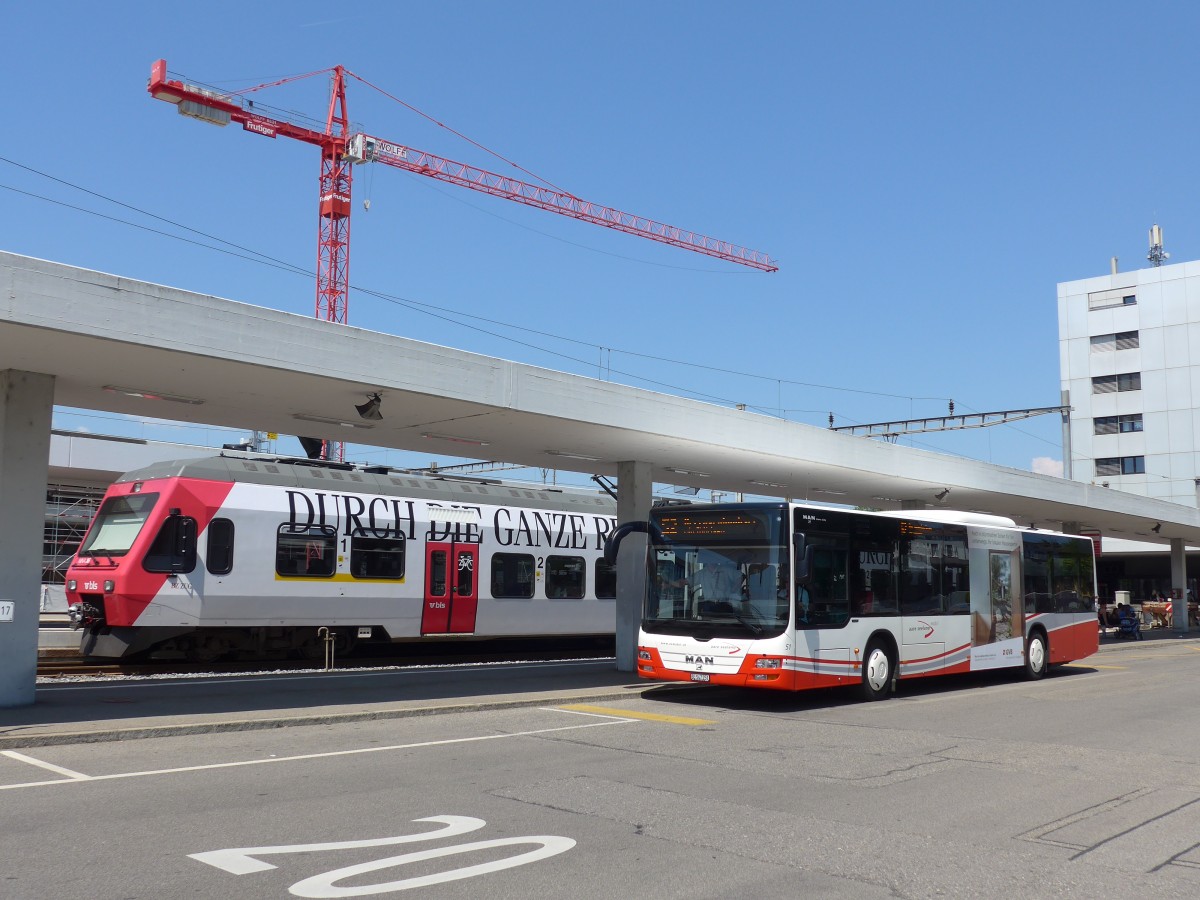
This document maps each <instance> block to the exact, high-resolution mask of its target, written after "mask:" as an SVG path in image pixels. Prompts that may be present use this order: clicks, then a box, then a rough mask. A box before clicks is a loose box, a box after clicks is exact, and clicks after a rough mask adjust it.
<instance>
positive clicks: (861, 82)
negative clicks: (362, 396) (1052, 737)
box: [0, 0, 1200, 469]
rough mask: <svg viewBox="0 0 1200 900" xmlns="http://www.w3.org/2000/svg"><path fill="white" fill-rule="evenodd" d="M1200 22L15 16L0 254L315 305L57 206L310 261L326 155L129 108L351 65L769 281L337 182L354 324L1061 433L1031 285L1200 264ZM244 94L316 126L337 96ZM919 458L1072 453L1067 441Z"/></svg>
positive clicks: (766, 394)
mask: <svg viewBox="0 0 1200 900" xmlns="http://www.w3.org/2000/svg"><path fill="white" fill-rule="evenodd" d="M343 10H344V11H345V14H344V15H343V14H342V11H343ZM1198 25H1200V6H1195V5H1194V4H1184V3H1170V2H1167V3H1159V4H1154V5H1152V6H1146V5H1144V4H1135V3H1103V2H1090V3H1069V2H1060V3H1049V4H1047V3H1044V2H1042V3H1033V2H1011V3H1006V4H972V3H950V2H906V3H900V2H891V3H884V2H859V3H854V2H850V3H839V4H817V3H806V2H758V3H748V4H743V5H741V6H740V7H739V8H735V6H734V5H733V4H729V3H724V2H711V0H697V2H649V0H642V2H631V0H610V2H605V3H589V2H579V3H562V2H522V0H514V2H508V3H487V2H479V0H476V2H454V0H450V2H441V3H438V4H425V5H421V4H403V5H396V6H391V5H388V4H379V5H376V6H375V7H372V8H366V7H363V6H361V5H360V6H358V7H354V6H347V5H346V4H338V5H336V6H331V5H330V4H328V3H315V2H307V0H296V2H289V3H286V4H285V3H279V4H274V3H245V2H242V3H237V4H234V3H226V2H220V0H215V2H209V3H205V4H203V5H202V6H200V7H196V6H191V7H186V8H185V7H181V6H170V5H168V6H165V7H164V6H163V5H162V4H149V3H132V2H128V3H121V2H116V3H111V4H92V3H86V4H85V3H75V2H65V3H59V4H53V5H45V4H43V5H34V4H27V5H21V6H18V7H15V8H14V9H12V10H10V11H8V12H7V13H6V31H7V33H8V40H6V42H5V44H6V52H5V54H4V55H3V58H2V59H0V77H2V79H3V84H4V86H5V90H4V91H3V97H2V99H0V104H3V107H4V118H5V121H7V122H8V123H9V125H8V126H7V127H6V128H5V129H4V133H3V137H0V157H2V159H0V203H3V209H4V210H5V212H6V214H5V215H4V216H3V217H2V218H0V248H3V249H5V250H8V251H12V252H16V253H23V254H29V255H32V256H37V257H42V258H46V259H51V260H55V261H60V262H64V263H69V264H73V265H80V266H85V267H90V268H96V269H100V270H104V271H107V272H112V273H116V274H120V275H125V276H129V277H133V278H140V279H146V280H150V281H156V282H161V283H164V284H169V285H173V286H178V287H181V288H186V289H189V290H195V291H201V292H206V293H211V294H215V295H218V296H223V297H228V298H231V299H236V300H240V301H245V302H249V303H255V304H260V305H263V306H269V307H273V308H276V309H282V310H287V311H291V312H296V313H301V314H306V315H307V314H311V313H312V312H313V308H314V286H313V281H312V279H311V277H307V276H302V275H297V274H292V273H288V272H285V271H281V270H279V269H278V268H272V267H269V266H264V265H262V264H259V263H256V262H253V261H250V260H246V259H241V258H238V257H237V256H234V255H229V254H225V253H220V252H217V251H215V250H212V249H207V248H206V247H203V246H199V245H198V244H197V243H189V242H186V241H182V240H177V239H174V238H172V237H167V236H164V235H162V234H158V233H154V232H152V231H149V230H146V229H156V230H158V231H164V232H167V233H169V234H173V235H176V236H181V237H186V238H187V239H188V241H196V242H199V244H209V245H212V244H215V243H216V242H215V241H213V240H211V239H208V238H199V237H197V236H196V235H195V234H192V233H188V232H185V231H183V230H181V229H180V228H178V227H175V226H174V225H172V224H167V223H164V222H162V221H157V220H155V219H152V218H149V217H147V216H145V215H142V214H141V213H139V212H136V211H134V210H130V209H126V208H122V207H120V206H117V205H115V204H113V203H110V202H107V201H106V200H104V199H101V197H97V196H94V195H91V194H88V193H84V192H81V191H80V190H78V189H76V188H85V189H86V190H88V191H91V192H94V194H98V195H102V196H103V197H107V198H113V199H115V200H118V201H120V202H121V203H124V204H128V205H129V206H131V207H135V208H136V210H141V211H145V212H149V213H152V214H154V215H157V216H160V217H163V218H165V219H167V220H170V222H171V223H178V224H179V225H183V226H187V227H188V228H192V229H196V230H197V231H199V232H203V233H205V234H207V235H211V236H214V237H216V238H220V239H221V240H224V241H228V242H230V243H232V244H235V245H239V246H241V247H245V248H249V249H251V250H253V251H255V252H257V253H261V254H264V255H266V256H268V257H273V258H275V259H278V260H284V261H286V262H287V263H290V264H294V265H295V266H299V267H302V268H303V269H306V270H310V271H311V270H312V268H313V266H314V263H315V252H316V228H317V222H316V218H317V217H316V192H317V171H318V152H317V150H316V149H315V148H313V147H309V146H308V145H305V144H301V143H298V142H295V141H287V140H283V139H280V140H269V139H266V138H261V137H257V136H255V135H252V134H249V133H246V132H243V131H242V130H241V129H240V128H239V127H237V126H232V127H229V128H226V129H218V128H213V127H211V126H206V125H203V124H201V123H199V122H196V121H194V120H191V119H187V118H184V117H181V116H178V115H176V114H175V112H174V110H173V109H172V108H171V107H170V106H169V105H168V104H165V103H161V102H157V101H154V100H152V99H151V98H150V97H149V95H148V94H147V93H146V91H145V85H146V81H147V79H148V76H149V73H150V66H151V64H152V63H153V61H154V60H155V59H157V58H160V57H163V58H165V59H166V60H167V62H168V65H169V66H170V68H171V70H172V71H173V72H178V73H182V74H183V75H185V76H188V77H189V78H191V79H194V80H196V81H202V82H205V83H208V84H213V85H216V86H219V87H222V88H227V89H235V88H241V87H246V86H249V85H253V84H258V83H262V82H266V81H271V80H274V79H276V78H279V77H281V76H285V75H291V74H297V73H302V72H310V71H313V70H317V69H324V68H327V67H330V66H333V65H335V64H341V65H344V66H345V67H347V68H348V69H350V70H351V71H353V72H355V73H357V74H359V75H361V76H362V77H363V78H365V79H367V80H368V81H371V82H372V83H374V84H376V85H378V86H379V87H381V88H383V89H384V90H386V91H388V92H390V93H392V94H394V95H396V96H397V97H400V98H401V99H403V100H404V101H406V102H407V103H409V104H411V105H413V106H415V107H417V108H419V109H421V110H423V111H424V112H425V113H427V114H428V115H429V116H431V117H433V118H434V119H436V120H437V121H440V122H443V123H446V125H448V126H450V127H451V128H453V129H454V130H456V131H458V132H461V133H462V134H465V135H467V136H469V137H470V138H471V139H472V140H474V141H476V142H478V143H479V144H481V145H483V146H485V147H488V148H490V149H492V150H493V151H495V152H496V153H498V154H500V155H502V156H504V157H506V158H507V159H509V160H513V161H515V162H516V163H518V164H519V165H521V166H522V167H524V168H525V169H528V170H530V171H532V172H534V173H537V174H538V175H539V176H541V177H542V178H544V179H546V180H547V181H549V182H551V183H553V184H555V185H558V186H560V187H562V188H564V189H566V190H568V191H570V192H572V193H574V194H576V195H577V196H580V197H583V198H585V199H587V200H592V201H595V202H597V203H601V204H605V205H609V206H613V207H616V208H618V209H622V210H624V211H626V212H632V213H637V214H640V215H644V216H648V217H650V218H654V219H657V220H659V221H663V222H666V223H669V224H672V225H677V226H680V227H683V228H689V229H694V230H696V231H699V232H701V233H704V234H708V235H710V236H713V237H716V238H720V239H723V240H728V241H732V242H735V243H738V244H742V245H745V246H747V247H751V248H754V249H758V250H763V251H766V252H768V253H770V254H771V255H772V257H774V258H775V259H776V261H777V262H778V264H779V266H780V270H779V271H778V272H777V273H774V274H769V275H768V274H762V273H758V272H755V271H752V270H750V269H743V268H742V267H739V266H734V265H732V264H727V263H722V262H719V261H716V260H711V259H708V258H706V257H703V256H699V255H697V254H693V253H687V252H685V251H681V250H677V249H672V248H669V247H664V246H661V245H658V244H655V243H653V242H650V241H646V240H641V239H638V238H633V237H629V236H626V235H621V234H617V233H614V232H610V231H608V230H607V229H602V228H598V227H595V226H590V225H586V224H581V223H578V222H574V221H572V220H569V219H567V218H565V217H560V216H555V215H552V214H548V213H545V212H540V211H537V210H531V209H527V208H525V207H522V206H519V205H517V204H514V203H510V202H505V201H502V200H496V199H492V198H488V197H485V196H483V195H480V194H476V193H475V192H472V191H466V190H463V189H460V188H455V187H452V186H447V185H442V184H440V183H438V182H434V181H432V180H431V179H426V178H422V177H420V176H416V175H409V174H407V173H403V172H399V171H395V170H391V169H387V168H384V167H382V166H363V167H359V168H358V169H356V170H355V182H354V194H355V212H354V215H353V220H352V255H351V270H350V280H351V282H352V284H353V285H356V286H360V287H364V288H369V289H371V290H374V291H379V292H383V293H386V294H388V295H391V296H392V297H394V298H395V299H394V300H390V301H389V300H384V299H379V298H377V297H374V296H371V295H369V294H365V293H361V292H358V291H355V290H352V292H351V295H350V305H349V318H350V322H351V323H352V324H354V325H357V326H360V327H364V328H370V329H375V330H379V331H385V332H390V333H394V334H399V335H404V336H406V337H411V338H416V339H419V340H425V341H430V342H433V343H437V344H443V345H447V346H451V347H457V348H462V349H466V350H471V351H476V352H480V353H486V354H491V355H496V356H501V357H504V358H508V359H513V360H518V361H521V362H526V363H531V364H535V365H541V366H546V367H549V368H554V369H562V370H566V371H571V372H576V373H579V374H583V375H590V376H593V377H604V378H611V379H613V380H618V381H623V382H625V383H629V384H633V385H637V386H642V387H648V388H652V389H657V390H663V391H666V392H669V393H676V394H682V395H685V396H692V397H696V398H698V399H704V400H711V401H712V402H717V403H722V404H725V405H733V404H735V403H745V404H747V405H748V407H749V408H751V409H754V410H758V411H761V412H763V413H765V414H770V415H783V416H786V417H787V418H790V419H794V420H797V421H803V422H808V423H811V424H816V425H824V424H826V422H827V418H828V415H829V413H830V412H832V413H833V414H834V415H835V417H836V421H837V424H854V423H861V422H872V421H880V420H892V419H901V418H909V417H915V416H924V415H937V414H941V413H942V412H944V411H945V409H946V402H947V400H948V399H950V398H953V399H954V400H955V402H956V406H957V409H958V411H960V412H962V411H986V410H1002V409H1014V408H1022V407H1038V406H1049V405H1053V404H1056V403H1057V402H1058V396H1059V394H1058V391H1059V377H1058V343H1057V341H1058V337H1057V315H1056V306H1055V285H1056V283H1058V282H1060V281H1067V280H1072V279H1077V278H1084V277H1089V276H1093V275H1102V274H1106V273H1107V272H1108V265H1109V263H1108V261H1109V257H1110V256H1114V255H1115V256H1118V257H1119V258H1120V260H1121V267H1122V269H1133V268H1141V267H1143V266H1145V265H1146V264H1147V263H1146V260H1145V255H1146V231H1147V229H1148V228H1149V226H1150V225H1151V224H1152V223H1153V222H1158V223H1159V224H1161V225H1162V226H1163V228H1164V230H1165V235H1166V246H1167V249H1168V250H1169V251H1170V252H1171V254H1172V257H1173V260H1172V261H1184V260H1190V259H1196V258H1198V256H1200V251H1198V249H1197V244H1198V243H1200V222H1197V219H1196V217H1195V216H1194V215H1193V214H1192V212H1191V211H1192V209H1193V208H1194V207H1195V206H1196V197H1195V194H1196V175H1195V158H1196V148H1197V147H1198V146H1200V139H1198V138H1200V136H1198V135H1197V124H1196V123H1197V118H1198V117H1197V115H1196V114H1195V103H1194V102H1193V99H1194V98H1193V95H1194V93H1195V74H1196V72H1195V64H1194V58H1195V54H1194V35H1195V34H1196V33H1197V26H1198ZM257 96H258V97H260V98H261V100H262V102H265V103H270V104H271V105H273V106H277V107H283V108H287V109H293V110H297V111H299V112H301V113H305V114H309V115H322V114H323V111H324V108H325V104H326V96H327V80H326V79H325V77H323V76H322V77H317V78H313V79H308V80H307V81H302V82H299V83H297V84H294V85H288V86H286V87H281V88H275V89H270V90H267V91H264V92H262V93H261V94H259V95H257ZM349 105H350V114H351V117H352V119H353V120H354V121H355V123H357V124H358V125H359V126H361V128H362V129H363V130H365V131H367V132H368V133H371V134H374V135H377V136H379V137H383V138H387V139H390V140H394V141H396V142H397V143H402V144H407V145H410V146H413V147H416V148H420V149H423V150H428V151H430V152H432V153H435V154H438V155H441V156H446V157H450V158H452V159H457V160H461V161H464V162H468V163H472V164H475V165H479V166H481V167H483V168H487V169H491V170H493V171H497V172H501V173H504V174H511V175H514V176H517V177H524V176H522V175H521V173H519V172H516V171H515V170H513V169H511V168H509V167H508V166H507V165H506V163H504V162H503V161H501V160H500V159H498V158H496V157H493V156H489V155H487V154H485V153H484V152H483V151H481V150H479V149H478V148H477V147H475V146H472V145H471V144H469V143H466V142H464V141H463V140H462V139H461V138H459V137H457V136H456V135H455V134H454V133H453V132H451V131H450V130H447V129H444V128H439V127H437V126H436V125H434V124H432V123H431V122H430V121H428V120H427V119H424V118H421V117H420V116H417V115H416V114H414V113H413V112H411V111H409V110H407V109H405V108H404V107H402V106H400V105H398V104H396V103H394V102H393V101H391V100H388V99H386V98H385V97H382V96H381V95H379V94H377V93H375V92H374V91H372V90H371V89H369V88H368V87H366V86H364V85H362V84H360V83H357V82H351V84H350V87H349ZM23 167H24V168H23ZM31 170H33V171H31ZM39 173H42V174H39ZM47 175H48V176H52V178H53V179H59V180H60V181H54V180H51V179H50V178H47V177H45V176H47ZM61 182H65V184H64V183H61ZM72 186H74V187H72ZM30 195H37V196H30ZM366 199H369V200H370V209H369V210H364V209H363V205H362V201H363V200H366ZM63 204H66V205H63ZM70 207H81V208H83V209H86V210H90V211H92V212H94V213H99V214H100V215H99V216H97V215H92V214H88V213H84V212H81V211H78V210H76V209H72V208H70ZM104 217H112V218H104ZM113 219H121V220H125V221H128V222H134V223H137V224H138V225H141V226H144V227H143V228H135V227H130V226H128V225H124V224H120V223H119V222H116V221H114V220H113ZM471 317H474V318H471ZM511 326H515V327H511ZM668 360H670V361H671V362H668ZM681 363H690V364H693V365H684V364H681ZM56 424H57V425H59V426H61V427H86V428H89V429H90V430H93V431H101V432H103V431H108V432H119V433H127V432H128V431H130V430H131V429H132V430H133V431H134V432H135V433H139V434H142V435H144V436H147V437H155V438H164V439H166V438H173V437H178V438H182V439H199V440H204V439H213V437H214V436H215V437H217V438H220V439H228V436H227V435H225V434H224V433H217V432H213V433H211V434H209V435H201V434H198V433H195V432H193V433H190V434H188V435H180V434H178V433H177V432H173V431H171V430H169V429H168V430H164V429H157V428H151V427H149V426H145V425H140V424H137V423H124V422H116V421H113V420H111V419H110V418H106V417H99V418H97V417H95V416H82V415H60V416H58V417H57V418H56ZM912 442H914V443H915V445H916V446H920V447H924V448H927V449H935V450H941V451H945V452H950V453H957V454H962V455H966V456H970V457H972V458H976V459H983V460H987V461H992V462H996V463H999V464H1003V465H1009V466H1014V467H1017V468H1022V469H1029V468H1030V467H1031V466H1032V465H1033V461H1034V459H1035V458H1039V457H1048V458H1050V459H1053V460H1058V459H1061V428H1060V424H1059V420H1058V417H1057V416H1044V417H1042V418H1040V419H1034V420H1030V421H1028V422H1025V423H1022V424H1021V425H1019V426H1004V427H997V428H991V429H985V430H980V431H971V432H960V433H955V432H951V433H947V434H940V435H924V436H921V437H920V438H918V439H914V441H912ZM280 449H281V451H284V452H292V451H293V449H294V448H293V447H292V446H291V445H290V444H287V443H286V441H281V444H280ZM366 454H367V451H365V450H364V451H363V452H362V453H360V454H356V455H359V456H362V455H366ZM381 456H382V454H378V453H376V454H373V455H372V458H375V459H379V458H381ZM387 459H388V461H390V462H393V463H395V464H411V462H412V460H409V459H407V458H404V457H403V456H402V455H400V454H388V455H387ZM420 461H421V462H422V463H423V461H425V458H424V457H421V458H420Z"/></svg>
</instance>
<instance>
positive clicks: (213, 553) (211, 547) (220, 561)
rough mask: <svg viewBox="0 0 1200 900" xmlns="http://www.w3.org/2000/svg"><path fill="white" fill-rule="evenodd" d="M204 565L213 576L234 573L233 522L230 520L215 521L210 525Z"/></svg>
mask: <svg viewBox="0 0 1200 900" xmlns="http://www.w3.org/2000/svg"><path fill="white" fill-rule="evenodd" d="M204 565H205V567H206V568H207V569H208V571H209V572H211V573H212V574H213V575H228V574H229V573H230V572H231V571H233V522H231V521H230V520H229V519H213V520H212V521H211V522H209V523H208V549H207V550H206V551H205V553H204Z"/></svg>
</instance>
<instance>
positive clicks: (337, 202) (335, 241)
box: [148, 59, 778, 324]
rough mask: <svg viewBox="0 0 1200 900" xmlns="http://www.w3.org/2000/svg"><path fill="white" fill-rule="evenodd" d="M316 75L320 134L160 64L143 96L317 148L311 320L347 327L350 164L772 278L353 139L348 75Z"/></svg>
mask: <svg viewBox="0 0 1200 900" xmlns="http://www.w3.org/2000/svg"><path fill="white" fill-rule="evenodd" d="M322 71H329V72H331V73H332V81H333V85H332V91H331V93H330V100H329V111H328V113H327V115H326V117H325V130H324V131H317V130H316V129H314V128H308V127H305V126H303V125H297V124H295V123H292V122H288V121H284V120H281V119H274V118H270V117H268V116H264V115H261V114H259V113H258V112H256V111H255V110H254V105H253V103H252V102H249V101H247V100H245V99H243V98H242V97H240V96H237V95H230V94H222V93H220V92H218V91H214V90H212V89H210V88H206V87H201V86H198V85H190V84H184V83H183V82H181V81H168V80H167V63H166V61H165V60H161V59H160V60H158V61H157V62H156V63H155V64H154V66H153V67H152V68H151V71H150V85H149V87H148V90H149V92H150V94H151V96H153V97H155V98H156V99H158V100H166V101H168V102H169V103H174V104H176V106H177V108H178V110H179V112H180V113H181V114H183V115H187V116H192V117H194V118H197V119H201V120H203V121H205V122H211V123H213V124H216V125H228V124H229V123H230V122H238V123H240V124H241V126H242V128H243V129H245V130H246V131H252V132H254V133H255V134H259V135H263V136H265V137H269V138H275V137H289V138H295V139H296V140H299V141H304V142H306V143H309V144H315V145H316V146H318V147H320V148H321V177H320V194H319V196H320V205H319V223H318V224H319V238H318V242H317V305H316V313H315V314H316V317H317V318H319V319H320V318H324V319H327V320H328V321H330V322H340V323H342V324H345V323H346V321H347V299H348V291H349V283H350V182H351V166H352V165H353V164H356V163H366V162H381V163H384V164H385V165H389V166H394V167H395V168H397V169H405V170H407V171H409V172H416V173H417V174H418V175H427V176H429V177H430V178H436V179H438V180H439V181H447V182H450V183H451V184H458V185H462V186H463V187H467V188H471V189H472V190H476V191H482V192H483V193H485V194H491V195H492V196H493V197H504V198H505V199H508V200H515V201H517V202H518V203H524V204H526V205H527V206H536V207H538V208H539V209H544V210H548V211H549V212H555V213H559V214H560V215H564V216H570V217H571V218H573V219H581V220H583V221H585V222H592V223H594V224H596V225H604V226H605V227H607V228H614V229H616V230H617V231H624V232H626V233H628V234H633V235H638V236H639V237H645V238H649V239H650V240H652V241H659V242H661V243H664V244H670V245H672V246H674V247H682V248H683V249H685V250H692V251H695V252H696V253H703V254H705V255H707V256H715V257H716V258H718V259H724V260H728V261H730V262H735V263H740V264H742V265H745V266H750V267H751V268H754V269H759V270H761V271H764V272H774V271H776V270H777V268H778V266H776V265H775V264H774V263H773V262H771V258H770V257H769V256H767V254H765V253H760V252H758V251H756V250H747V249H746V248H745V247H739V246H737V245H736V244H730V243H728V242H726V241H718V240H716V239H715V238H710V237H705V236H704V235H701V234H696V233H695V232H692V231H685V230H684V229H681V228H675V227H673V226H671V225H664V224H662V223H661V222H656V221H654V220H653V219H647V218H643V217H642V216H634V215H631V214H629V213H624V212H621V211H619V210H616V209H612V208H611V207H607V206H599V205H597V204H595V203H589V202H587V201H586V200H580V199H579V198H578V197H575V196H572V195H571V194H567V193H564V192H562V191H558V190H551V189H549V188H545V187H538V186H537V185H532V184H526V183H525V182H522V181H517V180H516V179H513V178H508V177H505V176H503V175H497V174H495V173H493V172H487V171H485V170H483V169H479V168H476V167H475V166H469V165H467V164H465V163H458V162H454V161H453V160H449V159H443V158H442V157H440V156H434V155H433V154H432V153H426V152H424V151H422V150H415V149H413V148H412V147H408V146H405V145H404V144H397V143H392V142H391V141H385V140H382V139H380V138H376V137H371V136H369V135H366V134H362V133H361V132H359V133H355V134H350V133H349V132H350V129H349V119H348V118H347V115H346V76H347V75H353V74H354V73H352V72H347V70H346V69H345V68H344V67H342V66H334V67H333V68H332V69H330V70H322ZM317 74H321V73H320V72H310V73H308V74H307V75H300V76H296V77H293V78H285V79H281V80H279V81H275V82H271V83H269V84H263V85H258V86H257V87H254V88H249V89H247V90H246V91H241V92H239V93H240V94H245V93H249V92H250V91H255V90H259V89H260V88H265V87H274V86H276V85H280V84H284V83H286V82H289V81H295V80H297V79H298V78H307V77H309V76H310V75H317ZM354 77H356V78H357V77H358V76H354Z"/></svg>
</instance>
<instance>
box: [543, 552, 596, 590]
mask: <svg viewBox="0 0 1200 900" xmlns="http://www.w3.org/2000/svg"><path fill="white" fill-rule="evenodd" d="M585 572H587V563H586V562H585V561H584V558H583V557H582V556H547V557H546V596H547V597H549V598H550V599H551V600H579V599H581V598H582V597H583V581H584V573H585Z"/></svg>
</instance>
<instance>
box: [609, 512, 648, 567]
mask: <svg viewBox="0 0 1200 900" xmlns="http://www.w3.org/2000/svg"><path fill="white" fill-rule="evenodd" d="M649 530H650V523H649V522H626V523H625V524H624V525H619V526H617V528H616V529H615V530H614V531H613V533H612V534H610V535H609V536H608V537H607V538H606V539H605V541H604V561H605V562H606V563H608V564H609V565H610V566H615V565H616V564H617V552H618V551H619V550H620V549H621V541H623V540H625V538H626V537H628V536H629V535H631V534H633V533H634V532H640V533H641V534H646V533H648V532H649Z"/></svg>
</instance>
